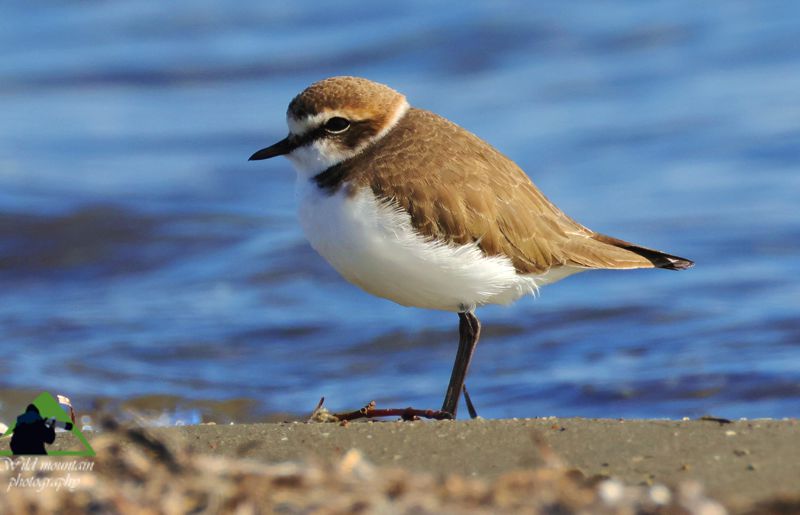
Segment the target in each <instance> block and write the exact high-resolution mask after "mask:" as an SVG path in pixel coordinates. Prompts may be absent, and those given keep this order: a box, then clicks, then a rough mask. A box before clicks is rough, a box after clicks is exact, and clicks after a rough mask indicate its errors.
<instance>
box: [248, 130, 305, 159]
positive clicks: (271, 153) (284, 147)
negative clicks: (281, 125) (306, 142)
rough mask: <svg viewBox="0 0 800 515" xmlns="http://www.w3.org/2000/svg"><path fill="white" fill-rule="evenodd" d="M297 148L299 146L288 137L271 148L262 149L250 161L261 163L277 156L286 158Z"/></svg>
mask: <svg viewBox="0 0 800 515" xmlns="http://www.w3.org/2000/svg"><path fill="white" fill-rule="evenodd" d="M296 148H297V144H296V143H295V142H293V141H291V140H290V139H289V137H288V136H287V137H286V138H284V139H282V140H280V141H279V142H277V143H275V144H274V145H272V146H271V147H267V148H262V149H261V150H259V151H258V152H256V153H255V154H253V155H252V156H250V159H248V161H259V160H261V159H269V158H270V157H275V156H285V155H286V154H288V153H289V152H291V151H292V150H294V149H296Z"/></svg>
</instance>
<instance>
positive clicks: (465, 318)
mask: <svg viewBox="0 0 800 515" xmlns="http://www.w3.org/2000/svg"><path fill="white" fill-rule="evenodd" d="M480 335H481V323H480V322H479V321H478V318H477V317H476V316H475V315H474V314H473V313H471V312H469V311H468V312H466V313H459V314H458V352H457V353H456V360H455V362H454V363H453V372H452V373H451V374H450V384H449V385H448V386H447V393H446V394H445V396H444V403H443V404H442V411H446V412H447V413H451V414H452V415H453V418H456V411H457V410H458V400H459V398H460V397H461V392H462V391H463V390H464V381H466V378H467V370H468V369H469V363H470V361H472V354H473V353H474V352H475V346H476V345H478V338H479V337H480Z"/></svg>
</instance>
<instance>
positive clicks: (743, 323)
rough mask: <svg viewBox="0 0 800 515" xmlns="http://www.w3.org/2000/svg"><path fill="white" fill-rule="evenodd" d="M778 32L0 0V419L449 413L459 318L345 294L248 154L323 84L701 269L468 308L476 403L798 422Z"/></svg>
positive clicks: (794, 279)
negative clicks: (464, 133)
mask: <svg viewBox="0 0 800 515" xmlns="http://www.w3.org/2000/svg"><path fill="white" fill-rule="evenodd" d="M799 29H800V4H795V3H791V2H735V1H730V0H719V1H714V2H704V3H703V4H702V6H698V4H697V3H696V2H689V1H685V2H669V3H663V4H662V3H658V4H656V3H650V2H647V3H641V2H622V1H620V2H592V3H591V4H583V5H582V6H573V7H571V8H568V7H566V6H565V5H564V3H562V2H555V1H553V2H537V3H534V2H529V3H523V4H521V5H520V4H515V3H504V2H469V1H451V2H437V3H435V4H431V3H430V2H424V1H421V0H420V1H416V2H413V1H411V2H403V3H396V4H392V5H388V3H387V4H386V5H384V3H381V2H356V1H340V2H329V3H320V2H311V1H297V2H264V1H260V0H259V1H255V0H252V1H250V0H248V1H242V2H237V3H235V4H232V3H230V2H223V1H221V0H191V1H190V0H181V1H173V2H163V1H156V0H140V1H137V2H110V1H88V0H87V1H80V2H66V3H65V2H38V3H37V6H36V8H35V9H34V8H32V7H31V5H30V2H23V1H19V0H6V1H4V2H3V3H2V5H0V390H2V392H3V393H2V399H4V401H3V402H4V403H3V404H2V405H0V420H2V421H5V422H8V419H11V417H12V416H13V415H16V414H17V413H14V411H15V410H16V408H17V405H18V404H19V405H23V406H24V404H25V403H27V402H28V401H29V400H30V399H31V398H32V396H31V395H29V394H30V393H31V392H32V393H34V394H35V393H38V392H39V391H41V390H48V391H50V392H52V393H53V394H56V393H60V394H64V395H67V396H69V397H71V398H72V400H73V404H74V405H75V406H76V409H78V411H81V409H83V410H90V409H96V408H97V406H101V405H108V403H112V404H115V405H119V404H126V405H135V406H139V407H149V408H153V409H155V410H156V411H157V412H158V411H159V410H160V412H161V415H162V421H165V423H175V422H178V423H182V422H186V423H192V422H198V421H200V420H216V421H229V420H232V421H236V422H243V421H248V420H260V419H263V418H265V417H268V416H269V415H270V414H275V413H294V414H304V413H308V412H310V411H311V410H312V409H313V407H314V406H315V404H316V402H317V400H318V399H319V398H320V397H321V396H323V395H324V396H326V398H327V405H328V406H329V407H331V408H333V409H355V408H358V407H360V406H361V405H362V404H364V403H366V402H367V401H369V400H371V399H375V400H377V401H378V403H379V405H382V406H385V407H389V406H396V407H405V406H408V405H413V406H415V407H418V408H436V407H439V406H440V404H441V400H442V398H443V396H444V390H445V387H446V385H447V380H448V377H449V373H450V368H451V366H452V361H453V358H454V356H455V350H456V342H457V329H456V328H457V319H456V316H455V315H454V314H451V313H443V312H434V311H425V310H419V309H410V308H403V307H401V306H398V305H394V304H392V303H390V302H388V301H385V300H381V299H377V298H373V297H370V296H369V295H367V294H365V293H363V292H361V291H360V290H358V289H357V288H355V287H353V286H351V285H349V284H347V283H346V282H344V281H343V280H342V279H340V278H339V277H338V275H337V274H336V273H335V272H334V271H333V270H332V269H331V268H330V267H329V266H328V265H327V263H325V262H324V261H323V260H322V259H321V258H320V257H319V256H317V255H316V254H315V253H314V251H313V250H312V249H311V248H310V247H309V245H308V244H307V243H306V241H305V239H304V238H303V236H302V233H301V232H300V229H299V226H298V224H297V221H296V217H295V210H294V209H295V206H294V199H293V188H294V172H293V170H292V169H291V167H290V165H289V163H288V161H286V160H273V161H269V162H257V163H252V162H251V163H248V162H247V158H248V156H249V155H250V154H251V153H252V152H253V151H255V150H257V149H259V148H261V147H263V146H266V145H267V144H270V143H273V142H274V141H276V140H277V139H279V138H281V137H283V136H284V135H285V133H286V130H287V129H286V126H285V119H284V115H285V110H286V106H287V104H288V102H289V101H290V100H291V98H292V97H293V96H294V95H295V94H297V93H298V92H299V91H300V90H302V89H303V88H304V87H306V86H307V85H309V84H310V83H311V82H314V81H316V80H319V79H322V78H325V77H328V76H332V75H345V74H347V75H359V76H365V77H367V78H370V79H373V80H377V81H380V82H384V83H387V84H389V85H391V86H392V87H394V88H395V89H397V90H399V91H401V92H403V93H405V94H406V95H407V97H408V98H409V100H410V102H411V103H412V104H413V105H415V106H417V107H423V108H427V109H430V110H433V111H435V112H437V113H439V114H442V115H444V116H446V117H448V118H450V119H451V120H453V121H455V122H456V123H458V124H460V125H462V126H463V127H466V128H467V129H469V130H471V131H472V132H475V133H476V134H478V135H479V136H481V137H483V138H484V139H486V140H488V141H489V142H491V143H492V144H494V145H495V146H496V147H497V148H499V149H500V150H501V151H502V152H504V153H505V154H507V155H508V156H510V157H511V158H512V159H514V160H515V161H516V162H517V163H519V164H520V166H521V167H522V168H523V169H524V170H526V171H527V173H528V174H529V175H530V176H531V178H532V179H533V180H534V182H535V183H536V184H537V185H538V186H539V187H540V188H541V189H542V190H543V191H544V192H545V194H546V195H548V196H549V197H550V198H551V199H552V200H553V201H554V202H556V203H557V204H558V205H559V206H560V207H561V208H563V209H564V210H565V211H566V212H567V213H569V214H571V215H572V216H573V217H574V218H576V219H577V220H579V221H580V222H582V223H584V224H586V225H588V226H589V227H591V228H593V229H595V230H597V231H600V232H604V233H607V234H611V235H614V236H617V237H620V238H624V239H627V240H632V241H635V242H638V243H641V244H643V245H647V246H651V247H654V248H658V249H663V250H665V251H669V252H671V253H675V254H678V255H681V256H686V257H689V258H692V259H694V260H695V261H696V262H697V266H696V267H695V268H694V269H692V270H690V271H688V272H683V273H674V272H667V271H636V272H594V273H589V274H582V275H580V276H576V277H572V278H569V279H566V280H564V281H563V282H560V283H558V284H557V285H554V286H549V287H546V288H544V289H543V291H542V294H541V296H540V297H539V298H537V299H533V298H527V299H523V300H522V301H520V302H518V303H517V304H515V305H514V306H511V307H508V308H501V307H490V308H483V309H482V310H480V311H479V316H480V317H481V320H482V321H483V323H484V328H485V332H484V336H483V339H482V341H481V343H480V345H479V347H478V350H477V354H476V357H475V361H474V364H473V367H472V369H471V371H470V376H469V378H468V382H467V383H468V385H469V387H470V391H471V394H472V398H473V401H474V402H475V403H476V406H477V408H478V410H479V413H480V414H481V415H483V416H484V417H531V416H548V415H558V416H572V415H576V416H587V417H667V418H680V417H684V416H689V417H696V416H700V415H704V414H712V415H716V416H723V417H750V418H755V417H789V416H792V417H794V416H798V414H799V413H800V307H798V299H800V217H798V214H799V213H800V208H798V202H799V201H800V170H799V168H800V166H799V165H800V53H799V52H798V48H799V47H798V44H797V41H798V39H797V38H798V31H799ZM104 403H105V404H104ZM12 407H13V409H12ZM4 409H5V411H4Z"/></svg>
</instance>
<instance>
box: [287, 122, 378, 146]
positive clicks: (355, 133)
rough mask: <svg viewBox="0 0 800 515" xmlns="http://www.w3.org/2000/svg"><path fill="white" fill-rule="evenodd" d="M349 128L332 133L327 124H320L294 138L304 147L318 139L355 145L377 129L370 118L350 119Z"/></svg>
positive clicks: (297, 143)
mask: <svg viewBox="0 0 800 515" xmlns="http://www.w3.org/2000/svg"><path fill="white" fill-rule="evenodd" d="M349 123H350V125H349V127H350V128H349V130H347V131H342V132H337V133H331V132H328V131H327V130H325V125H324V124H323V125H320V126H318V127H315V128H313V129H311V130H310V131H308V132H306V133H305V134H303V135H302V136H297V137H295V138H294V144H295V146H296V147H303V146H305V145H311V144H312V143H314V142H315V141H317V140H320V139H325V138H328V139H336V140H340V141H342V142H343V143H344V144H345V145H346V146H348V147H351V148H352V147H355V146H356V145H357V144H358V143H359V142H360V140H361V137H363V136H365V135H369V136H371V135H373V134H375V133H376V132H377V131H376V130H374V129H373V125H372V123H371V122H370V121H369V120H360V121H353V120H350V121H349Z"/></svg>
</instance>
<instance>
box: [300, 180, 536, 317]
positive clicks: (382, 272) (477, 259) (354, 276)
mask: <svg viewBox="0 0 800 515" xmlns="http://www.w3.org/2000/svg"><path fill="white" fill-rule="evenodd" d="M347 190H348V187H347V185H344V186H343V187H341V188H339V191H338V192H336V193H334V194H332V195H328V194H327V193H326V192H324V191H322V190H320V189H319V188H318V187H317V186H316V184H314V183H313V182H312V181H309V180H308V179H306V178H304V177H302V176H300V177H298V182H297V195H298V202H299V205H298V211H299V217H300V224H301V226H302V228H303V230H304V231H305V234H306V236H307V237H308V240H309V241H310V243H311V246H312V247H314V249H315V250H316V251H317V252H319V253H320V254H321V255H322V256H323V257H324V258H325V259H327V260H328V262H329V263H330V264H331V265H333V267H334V268H335V269H336V270H337V271H338V272H339V273H340V274H342V276H344V278H345V279H347V280H348V281H350V282H351V283H353V284H355V285H357V286H360V287H361V288H363V289H364V290H366V291H367V292H369V293H371V294H373V295H377V296H379V297H384V298H386V299H389V300H393V301H394V302H397V303H398V304H402V305H404V306H416V307H422V308H430V309H441V310H446V311H467V310H473V309H475V308H476V307H477V306H481V305H483V304H508V303H510V302H513V301H515V300H517V299H518V298H520V297H521V296H523V295H526V294H532V293H535V292H536V290H537V282H539V283H541V284H543V283H545V282H549V281H547V280H546V278H545V277H542V276H539V277H538V278H537V277H534V276H523V275H518V274H517V273H516V270H515V269H514V266H513V265H512V264H511V261H510V260H509V259H508V258H506V257H501V256H494V257H487V256H485V255H484V254H483V252H482V251H481V250H480V249H479V248H478V246H477V245H475V244H470V245H462V246H456V245H448V244H444V243H441V242H435V241H431V240H429V239H426V238H425V237H423V236H421V235H419V234H418V233H416V232H415V231H414V229H413V227H412V225H411V222H410V218H409V216H408V214H407V213H406V212H404V211H402V210H401V209H399V208H398V207H397V206H396V205H392V204H390V203H388V202H385V201H379V200H377V199H376V198H375V196H374V195H373V194H372V192H371V191H370V190H369V189H361V190H359V191H358V192H357V193H355V194H354V195H352V196H348V194H347V193H346V192H347Z"/></svg>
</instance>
